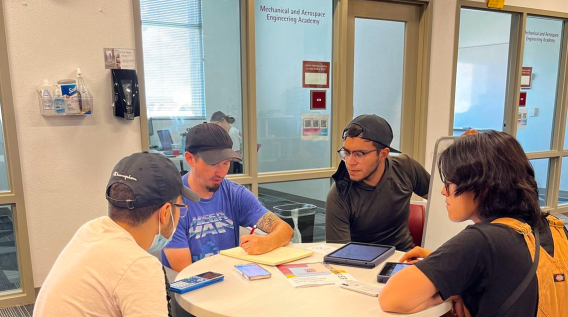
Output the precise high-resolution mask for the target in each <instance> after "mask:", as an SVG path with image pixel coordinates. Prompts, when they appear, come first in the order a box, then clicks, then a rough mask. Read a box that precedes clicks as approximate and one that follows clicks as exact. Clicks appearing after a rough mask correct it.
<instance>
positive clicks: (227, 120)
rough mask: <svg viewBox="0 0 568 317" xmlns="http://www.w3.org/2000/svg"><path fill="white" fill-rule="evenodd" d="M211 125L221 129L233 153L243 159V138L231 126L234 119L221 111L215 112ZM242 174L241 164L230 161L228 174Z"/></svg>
mask: <svg viewBox="0 0 568 317" xmlns="http://www.w3.org/2000/svg"><path fill="white" fill-rule="evenodd" d="M209 122H211V123H215V124H218V125H220V126H221V127H223V129H225V131H227V133H229V136H230V137H231V140H232V141H233V151H235V153H237V154H238V155H239V157H240V158H241V160H242V158H243V138H242V136H241V132H240V131H239V130H238V129H237V128H235V127H233V126H232V124H233V123H235V118H233V117H230V116H227V115H225V114H224V113H223V112H221V111H217V112H215V113H213V115H212V116H211V120H209ZM242 173H243V164H242V163H241V162H239V161H231V168H229V174H242Z"/></svg>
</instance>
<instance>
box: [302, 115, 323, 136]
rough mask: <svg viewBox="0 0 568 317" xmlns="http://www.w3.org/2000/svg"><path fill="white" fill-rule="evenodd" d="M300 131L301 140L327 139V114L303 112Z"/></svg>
mask: <svg viewBox="0 0 568 317" xmlns="http://www.w3.org/2000/svg"><path fill="white" fill-rule="evenodd" d="M301 133H302V141H327V140H329V115H328V114H303V115H302V131H301Z"/></svg>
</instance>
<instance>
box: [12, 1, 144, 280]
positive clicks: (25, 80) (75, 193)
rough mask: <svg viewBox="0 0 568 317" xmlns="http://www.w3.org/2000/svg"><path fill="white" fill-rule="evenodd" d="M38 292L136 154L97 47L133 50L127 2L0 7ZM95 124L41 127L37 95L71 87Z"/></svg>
mask: <svg viewBox="0 0 568 317" xmlns="http://www.w3.org/2000/svg"><path fill="white" fill-rule="evenodd" d="M3 6H4V15H5V16H4V19H5V23H6V36H7V42H8V55H9V64H10V73H11V79H12V90H13V96H14V97H13V98H14V108H15V114H16V125H17V131H18V143H19V150H20V158H21V165H22V176H23V184H24V196H25V205H26V215H27V219H28V231H29V235H30V248H31V255H32V267H33V275H34V284H35V286H36V287H38V286H41V285H42V283H43V281H44V279H45V277H46V276H47V273H48V272H49V270H50V269H51V266H52V265H53V263H54V262H55V259H56V258H57V256H58V254H59V253H60V252H61V250H62V249H63V247H64V246H65V245H66V244H67V242H69V240H70V239H71V237H72V236H73V234H75V232H76V231H77V229H78V228H79V227H80V226H81V225H82V224H84V223H85V222H87V221H88V220H90V219H93V218H96V217H99V216H103V215H106V214H107V202H106V200H105V198H104V197H105V196H104V190H105V187H106V183H107V181H108V177H109V176H110V172H111V170H112V168H113V167H114V165H115V164H116V163H117V162H118V160H119V159H120V158H122V157H124V156H126V155H129V154H131V153H133V152H138V151H140V150H141V140H140V121H139V118H136V119H135V120H134V121H125V120H124V119H119V118H117V117H114V116H113V114H112V109H111V107H110V105H111V96H112V95H111V87H112V86H111V76H110V72H109V70H105V66H104V60H103V47H116V48H134V32H133V20H132V6H131V2H130V1H112V0H98V1H40V0H27V1H26V2H21V1H3ZM77 67H80V68H81V71H82V72H83V75H84V77H85V83H86V85H87V87H88V89H89V90H90V91H91V94H92V95H93V97H94V104H95V106H94V107H95V108H94V111H93V114H91V115H88V116H77V117H70V116H69V117H43V116H42V115H41V114H40V112H39V106H38V101H37V97H36V93H35V90H36V89H38V88H39V86H40V85H41V84H42V83H43V79H44V78H45V79H49V81H50V83H54V82H55V81H57V80H60V79H64V78H74V77H76V68H77Z"/></svg>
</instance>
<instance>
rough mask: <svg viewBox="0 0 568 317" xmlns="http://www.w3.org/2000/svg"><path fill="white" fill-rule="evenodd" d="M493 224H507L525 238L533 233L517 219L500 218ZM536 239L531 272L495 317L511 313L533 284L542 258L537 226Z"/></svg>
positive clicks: (536, 227) (535, 230)
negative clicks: (514, 305)
mask: <svg viewBox="0 0 568 317" xmlns="http://www.w3.org/2000/svg"><path fill="white" fill-rule="evenodd" d="M492 223H501V224H505V225H507V226H509V227H511V228H513V229H514V230H515V231H517V232H518V233H520V234H522V235H524V236H527V235H529V234H530V233H531V230H530V226H529V225H528V224H526V223H523V222H521V221H518V220H516V219H512V218H499V219H496V220H494V221H492ZM527 228H528V231H527ZM534 237H535V251H534V261H533V264H532V266H531V268H530V270H529V272H528V273H527V275H526V276H525V278H524V279H523V281H522V282H521V283H520V284H519V286H517V288H516V289H515V291H513V293H512V294H511V296H509V298H507V300H506V301H505V302H504V303H503V304H502V305H501V307H499V309H498V310H497V313H495V315H494V316H496V317H502V316H504V315H505V314H506V313H507V312H508V311H509V309H511V307H512V306H513V304H514V303H515V302H516V301H517V300H518V299H519V297H521V295H522V294H523V293H524V292H525V290H526V289H527V287H528V286H529V284H530V283H531V281H532V279H533V278H534V276H535V274H536V269H537V268H538V260H539V258H540V237H539V234H538V226H535V228H534Z"/></svg>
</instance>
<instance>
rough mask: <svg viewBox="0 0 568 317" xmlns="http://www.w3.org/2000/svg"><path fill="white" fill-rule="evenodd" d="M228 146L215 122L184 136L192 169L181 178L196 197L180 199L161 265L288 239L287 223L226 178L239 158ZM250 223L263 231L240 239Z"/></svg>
mask: <svg viewBox="0 0 568 317" xmlns="http://www.w3.org/2000/svg"><path fill="white" fill-rule="evenodd" d="M232 147H233V141H232V140H231V137H230V136H229V134H228V133H227V131H225V130H224V129H223V128H222V127H220V126H219V125H217V124H213V123H202V124H199V125H197V126H195V127H193V128H192V129H191V130H190V131H189V133H188V134H187V137H186V141H185V151H186V152H185V160H186V161H187V163H188V164H189V166H190V167H191V169H190V171H189V173H187V174H186V175H184V176H183V177H182V180H183V183H184V185H185V186H188V187H189V188H191V189H192V190H193V191H195V192H197V194H199V196H200V197H201V200H200V201H199V202H197V203H195V202H191V201H188V200H185V199H184V204H187V205H188V206H189V212H188V213H187V216H186V217H185V218H181V219H180V220H179V223H178V226H177V230H176V231H175V234H174V236H173V239H172V241H171V242H170V243H169V244H168V245H167V247H166V249H164V250H163V251H162V262H163V263H164V265H166V266H168V267H170V268H172V269H174V270H176V271H178V272H179V271H181V270H183V269H184V268H185V267H187V266H188V265H190V264H191V263H193V262H195V261H198V260H201V259H203V258H205V257H207V256H211V255H214V254H217V253H219V251H221V250H225V249H230V248H234V247H236V246H239V245H241V246H242V248H243V249H244V250H245V251H246V252H247V253H249V254H263V253H266V252H268V251H272V250H274V249H276V248H278V247H281V246H285V245H287V244H288V243H289V242H290V239H292V235H293V231H292V228H290V226H289V225H288V224H287V223H285V222H284V221H282V220H281V219H280V218H278V216H276V215H275V214H274V213H272V212H270V211H268V210H267V209H266V208H265V207H264V206H263V205H262V204H261V203H260V202H259V201H258V199H256V197H255V196H254V195H253V194H252V193H251V192H250V191H249V190H248V189H246V188H245V187H244V186H242V185H239V184H235V183H233V182H231V181H230V180H227V179H225V176H226V175H227V173H228V171H229V167H230V165H231V164H230V163H231V160H240V156H239V155H238V154H237V153H236V152H235V151H233V149H232ZM255 225H256V227H257V228H258V229H260V230H262V231H264V232H266V233H267V235H266V236H258V235H245V236H242V237H241V238H240V241H239V227H240V226H242V227H252V226H255Z"/></svg>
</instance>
